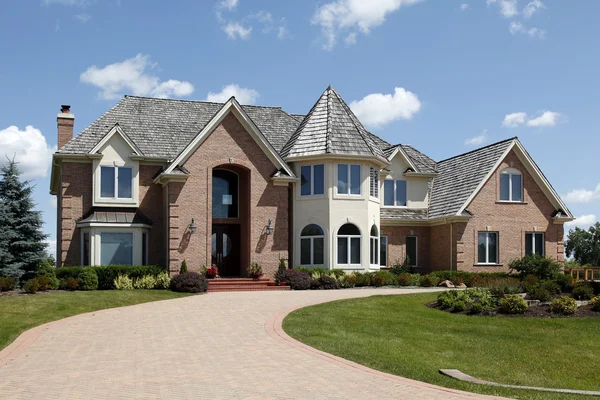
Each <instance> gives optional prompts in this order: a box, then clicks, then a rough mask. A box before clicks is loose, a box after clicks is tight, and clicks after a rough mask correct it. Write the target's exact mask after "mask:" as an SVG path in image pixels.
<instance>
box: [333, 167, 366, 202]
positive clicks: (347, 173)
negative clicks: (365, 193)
mask: <svg viewBox="0 0 600 400" xmlns="http://www.w3.org/2000/svg"><path fill="white" fill-rule="evenodd" d="M360 181H361V179H360V165H358V164H338V176H337V192H338V194H348V195H356V196H360V194H361V193H360Z"/></svg>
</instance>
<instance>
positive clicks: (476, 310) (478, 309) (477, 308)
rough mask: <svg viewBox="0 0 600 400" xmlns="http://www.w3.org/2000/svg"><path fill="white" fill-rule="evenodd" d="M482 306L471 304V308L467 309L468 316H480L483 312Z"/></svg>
mask: <svg viewBox="0 0 600 400" xmlns="http://www.w3.org/2000/svg"><path fill="white" fill-rule="evenodd" d="M484 308H485V307H484V306H483V304H481V303H473V304H471V308H469V314H481V313H482V312H483V311H484Z"/></svg>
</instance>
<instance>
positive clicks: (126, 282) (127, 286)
mask: <svg viewBox="0 0 600 400" xmlns="http://www.w3.org/2000/svg"><path fill="white" fill-rule="evenodd" d="M169 283H170V282H169ZM113 287H114V288H115V289H116V290H133V281H132V280H131V278H130V277H128V276H127V275H119V276H117V277H116V278H115V280H114V282H113Z"/></svg>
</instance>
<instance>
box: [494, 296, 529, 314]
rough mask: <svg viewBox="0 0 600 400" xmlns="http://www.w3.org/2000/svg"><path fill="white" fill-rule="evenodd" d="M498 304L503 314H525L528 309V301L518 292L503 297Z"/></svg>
mask: <svg viewBox="0 0 600 400" xmlns="http://www.w3.org/2000/svg"><path fill="white" fill-rule="evenodd" d="M498 306H500V312H501V313H503V314H523V313H524V312H525V311H527V302H525V299H523V298H522V297H521V296H519V295H518V294H510V295H508V296H505V297H503V298H501V299H500V301H499V302H498Z"/></svg>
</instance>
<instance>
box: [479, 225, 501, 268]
mask: <svg viewBox="0 0 600 400" xmlns="http://www.w3.org/2000/svg"><path fill="white" fill-rule="evenodd" d="M477 263H479V264H498V232H479V234H478V245H477Z"/></svg>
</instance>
